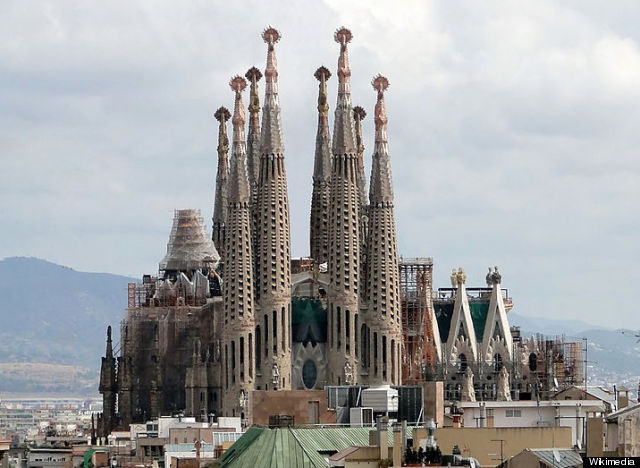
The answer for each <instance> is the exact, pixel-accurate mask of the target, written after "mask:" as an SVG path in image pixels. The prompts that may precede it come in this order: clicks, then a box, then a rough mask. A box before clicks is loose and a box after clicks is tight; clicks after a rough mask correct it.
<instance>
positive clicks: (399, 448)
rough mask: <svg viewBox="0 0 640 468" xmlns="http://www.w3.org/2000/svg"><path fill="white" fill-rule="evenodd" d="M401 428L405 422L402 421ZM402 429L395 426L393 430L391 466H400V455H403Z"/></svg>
mask: <svg viewBox="0 0 640 468" xmlns="http://www.w3.org/2000/svg"><path fill="white" fill-rule="evenodd" d="M402 423H403V426H404V425H405V424H406V421H402ZM402 430H403V428H401V427H398V426H395V427H394V428H393V466H402V454H403V453H404V449H403V445H402V441H403V439H404V437H403V435H404V434H403V433H402Z"/></svg>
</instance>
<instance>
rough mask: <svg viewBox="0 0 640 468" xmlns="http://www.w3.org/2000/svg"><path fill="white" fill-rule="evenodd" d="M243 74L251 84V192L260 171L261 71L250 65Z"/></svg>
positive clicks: (248, 163)
mask: <svg viewBox="0 0 640 468" xmlns="http://www.w3.org/2000/svg"><path fill="white" fill-rule="evenodd" d="M244 76H245V77H246V78H247V80H249V83H250V84H251V93H250V95H249V115H250V118H249V134H248V135H247V170H248V171H249V184H250V185H251V191H252V194H253V192H254V191H255V188H256V185H257V184H258V173H259V171H260V97H259V96H258V81H260V78H262V72H261V71H260V70H258V69H257V68H256V67H251V68H250V69H249V71H247V73H246V74H245V75H244Z"/></svg>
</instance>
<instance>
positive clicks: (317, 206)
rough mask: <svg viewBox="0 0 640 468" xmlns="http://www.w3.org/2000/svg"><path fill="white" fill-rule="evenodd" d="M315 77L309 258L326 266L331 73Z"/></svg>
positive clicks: (321, 71) (319, 72)
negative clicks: (316, 93)
mask: <svg viewBox="0 0 640 468" xmlns="http://www.w3.org/2000/svg"><path fill="white" fill-rule="evenodd" d="M314 76H315V77H316V78H317V79H318V81H319V82H320V84H319V90H318V132H317V134H316V153H315V162H314V168H313V193H312V195H311V223H310V225H311V235H310V240H311V258H313V259H314V260H315V261H316V262H318V263H325V262H326V261H327V259H328V257H329V252H328V248H329V232H328V229H329V227H328V221H329V219H328V218H329V213H328V209H329V180H330V176H331V136H330V134H329V103H328V101H327V80H328V79H329V78H330V77H331V72H330V71H329V70H328V69H327V68H325V67H320V68H318V69H317V70H316V72H315V74H314Z"/></svg>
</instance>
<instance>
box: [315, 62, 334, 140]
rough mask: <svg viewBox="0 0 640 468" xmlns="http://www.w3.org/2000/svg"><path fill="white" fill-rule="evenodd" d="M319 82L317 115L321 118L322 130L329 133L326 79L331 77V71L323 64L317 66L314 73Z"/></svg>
mask: <svg viewBox="0 0 640 468" xmlns="http://www.w3.org/2000/svg"><path fill="white" fill-rule="evenodd" d="M313 76H315V77H316V79H317V80H318V81H319V82H320V85H319V87H320V89H319V91H318V115H319V117H320V119H321V122H320V124H321V126H322V128H323V130H324V129H325V128H326V133H327V134H328V133H329V103H328V102H327V80H328V79H329V78H330V77H331V72H330V71H329V70H328V69H327V68H326V67H324V66H322V67H320V68H318V69H317V70H316V72H315V73H314V75H313Z"/></svg>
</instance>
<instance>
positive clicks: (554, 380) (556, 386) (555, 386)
mask: <svg viewBox="0 0 640 468" xmlns="http://www.w3.org/2000/svg"><path fill="white" fill-rule="evenodd" d="M553 389H554V390H558V379H556V378H555V377H554V378H553Z"/></svg>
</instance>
